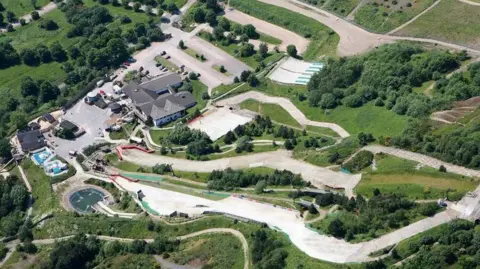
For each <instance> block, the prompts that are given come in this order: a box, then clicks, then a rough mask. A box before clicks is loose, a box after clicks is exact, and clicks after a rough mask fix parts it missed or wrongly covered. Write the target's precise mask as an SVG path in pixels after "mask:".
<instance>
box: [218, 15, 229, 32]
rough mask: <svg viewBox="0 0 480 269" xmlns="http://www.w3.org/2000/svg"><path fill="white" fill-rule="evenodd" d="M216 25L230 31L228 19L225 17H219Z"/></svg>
mask: <svg viewBox="0 0 480 269" xmlns="http://www.w3.org/2000/svg"><path fill="white" fill-rule="evenodd" d="M218 27H221V28H222V29H223V30H225V31H230V21H229V20H228V19H227V18H225V17H221V18H220V19H219V20H218Z"/></svg>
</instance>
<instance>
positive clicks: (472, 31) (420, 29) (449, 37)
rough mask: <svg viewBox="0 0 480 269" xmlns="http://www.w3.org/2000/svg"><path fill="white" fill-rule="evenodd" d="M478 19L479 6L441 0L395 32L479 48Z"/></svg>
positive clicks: (479, 26) (479, 28)
mask: <svg viewBox="0 0 480 269" xmlns="http://www.w3.org/2000/svg"><path fill="white" fill-rule="evenodd" d="M479 21H480V6H473V5H469V4H465V3H462V2H459V1H456V0H442V2H440V3H439V4H438V5H437V6H435V7H434V8H433V9H432V10H430V11H429V12H427V13H426V14H424V15H423V16H421V17H420V18H418V19H417V20H415V21H414V22H413V23H411V24H409V25H408V26H407V27H405V28H403V29H402V30H401V31H399V32H398V33H397V34H398V35H402V36H413V37H421V38H433V39H437V40H441V41H446V42H452V43H455V44H460V45H465V46H470V47H472V48H477V49H478V48H480V35H479V34H478V33H480V24H479V23H478V22H479ZM446 22H448V23H446Z"/></svg>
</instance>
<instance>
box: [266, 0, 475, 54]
mask: <svg viewBox="0 0 480 269" xmlns="http://www.w3.org/2000/svg"><path fill="white" fill-rule="evenodd" d="M259 1H261V2H264V3H267V4H270V5H275V6H279V7H283V8H286V9H289V10H291V11H294V12H296V13H300V14H302V15H304V16H307V17H310V18H312V19H315V20H317V21H319V22H320V23H322V24H324V25H326V26H328V27H330V28H331V29H332V30H334V31H335V32H336V33H337V34H338V35H339V36H340V42H339V44H338V48H337V53H338V54H339V56H351V55H357V54H361V53H363V52H366V51H368V50H370V49H373V48H375V47H376V46H379V45H381V44H386V43H392V42H395V41H400V40H407V41H416V42H422V43H432V44H439V45H442V46H445V47H449V48H453V49H458V50H466V51H468V52H470V53H474V54H480V50H475V49H471V48H468V47H464V46H460V45H457V44H453V43H448V42H443V41H438V40H434V39H428V38H414V37H401V36H390V35H382V34H374V33H371V32H368V31H367V30H365V29H362V28H360V27H359V26H356V25H354V24H352V23H350V22H348V21H347V20H345V19H343V18H340V17H338V16H336V15H334V14H332V13H330V12H327V11H325V10H322V9H319V8H317V7H314V6H312V5H309V4H306V3H303V2H301V1H299V0H259Z"/></svg>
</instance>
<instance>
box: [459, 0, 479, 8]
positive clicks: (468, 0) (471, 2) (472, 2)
mask: <svg viewBox="0 0 480 269" xmlns="http://www.w3.org/2000/svg"><path fill="white" fill-rule="evenodd" d="M458 1H460V2H462V3H465V4H468V5H472V6H479V7H480V3H478V2H474V1H470V0H458Z"/></svg>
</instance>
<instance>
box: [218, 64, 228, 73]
mask: <svg viewBox="0 0 480 269" xmlns="http://www.w3.org/2000/svg"><path fill="white" fill-rule="evenodd" d="M219 71H220V72H221V73H225V72H227V69H225V66H223V65H221V66H220V68H219Z"/></svg>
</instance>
